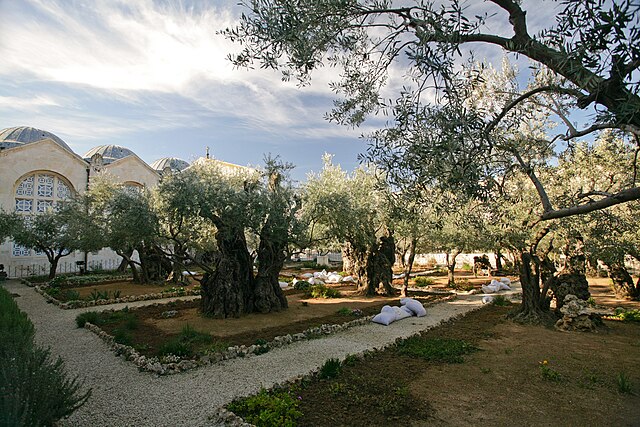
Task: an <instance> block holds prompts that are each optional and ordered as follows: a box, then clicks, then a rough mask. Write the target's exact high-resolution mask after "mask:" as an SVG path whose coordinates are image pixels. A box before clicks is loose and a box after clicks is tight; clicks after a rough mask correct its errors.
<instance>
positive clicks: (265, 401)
mask: <svg viewBox="0 0 640 427" xmlns="http://www.w3.org/2000/svg"><path fill="white" fill-rule="evenodd" d="M227 408H228V409H229V410H231V411H233V412H235V413H236V414H238V415H240V416H242V417H243V418H244V419H245V421H247V422H248V423H251V424H254V425H256V426H258V427H280V426H283V427H293V426H295V425H296V421H297V420H298V418H300V417H301V416H302V412H300V410H299V409H298V400H297V399H294V398H293V397H292V396H291V395H290V394H289V393H286V392H272V393H269V392H268V391H266V390H264V389H262V390H260V392H259V393H258V394H256V395H254V396H250V397H247V398H244V399H240V400H235V401H233V402H231V403H230V404H229V405H228V406H227Z"/></svg>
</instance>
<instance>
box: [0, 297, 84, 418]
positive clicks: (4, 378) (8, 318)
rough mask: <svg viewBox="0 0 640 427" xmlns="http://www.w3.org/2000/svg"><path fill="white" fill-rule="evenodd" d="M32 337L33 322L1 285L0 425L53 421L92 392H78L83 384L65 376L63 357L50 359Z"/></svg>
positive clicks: (46, 352)
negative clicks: (0, 391)
mask: <svg viewBox="0 0 640 427" xmlns="http://www.w3.org/2000/svg"><path fill="white" fill-rule="evenodd" d="M33 338H34V328H33V324H32V323H31V321H30V320H29V319H28V317H27V315H26V314H25V313H23V312H21V311H20V310H19V309H18V306H17V304H16V303H15V301H13V298H12V297H11V295H10V294H9V292H8V291H7V290H6V289H4V288H0V388H1V389H3V392H2V393H0V425H3V426H4V425H7V426H13V425H15V426H18V425H21V426H22V425H24V426H41V425H54V424H55V423H56V422H57V421H58V420H59V419H61V418H63V417H65V416H68V415H70V414H71V413H72V412H73V411H75V410H76V409H78V408H79V407H80V406H82V405H83V404H84V403H85V402H86V401H87V399H88V398H89V396H90V395H91V390H88V391H86V392H84V393H81V391H80V389H81V387H82V384H81V383H79V382H78V379H77V377H75V378H69V377H68V375H67V373H66V370H65V368H64V364H63V362H62V359H60V358H58V359H57V360H53V359H52V358H51V355H50V353H49V350H48V349H42V348H40V347H37V346H36V345H35V344H34V341H33ZM4 390H8V391H9V392H5V391H4Z"/></svg>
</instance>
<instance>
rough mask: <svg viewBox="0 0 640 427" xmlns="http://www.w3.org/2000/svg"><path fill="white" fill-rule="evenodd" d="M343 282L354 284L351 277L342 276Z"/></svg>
mask: <svg viewBox="0 0 640 427" xmlns="http://www.w3.org/2000/svg"><path fill="white" fill-rule="evenodd" d="M342 281H343V282H351V283H355V281H356V279H354V278H353V276H344V277H343V278H342Z"/></svg>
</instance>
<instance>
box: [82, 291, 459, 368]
mask: <svg viewBox="0 0 640 427" xmlns="http://www.w3.org/2000/svg"><path fill="white" fill-rule="evenodd" d="M456 298H457V295H451V296H448V297H445V298H442V299H439V300H437V301H432V302H430V303H427V304H426V305H425V307H429V306H432V305H434V304H439V303H441V302H445V301H451V300H454V299H456ZM155 305H164V304H155ZM138 308H141V307H131V308H129V310H135V309H138ZM373 317H374V316H365V317H361V318H359V319H355V320H351V321H349V322H346V323H342V324H339V325H329V324H324V325H320V326H318V327H315V328H309V329H306V330H304V331H303V332H300V333H297V334H287V335H281V336H277V337H275V338H274V339H273V340H272V341H270V342H268V343H266V344H261V345H257V344H254V345H250V346H245V345H239V346H232V347H229V348H227V349H226V350H225V351H223V352H218V353H213V354H205V355H201V356H199V357H198V358H197V359H195V360H194V359H182V358H181V357H180V356H175V355H168V356H164V357H162V358H158V357H146V356H143V355H141V354H140V353H138V351H137V350H136V349H134V348H133V347H131V346H128V345H124V344H118V343H117V342H115V338H114V337H113V335H110V334H108V333H106V332H105V331H103V330H102V329H101V328H100V327H99V326H96V325H94V324H92V323H89V322H87V323H85V325H84V327H85V329H88V330H90V331H91V332H93V333H94V334H96V335H98V337H99V338H100V339H102V340H103V341H104V342H105V343H106V344H107V345H108V346H109V349H110V350H111V351H113V352H114V353H115V354H116V356H124V358H125V360H129V361H131V362H133V363H134V364H135V365H136V366H137V367H138V369H139V370H140V371H146V372H153V373H156V374H158V375H171V374H177V373H180V372H184V371H187V370H190V369H194V368H197V367H199V366H206V365H212V364H215V363H219V362H222V361H223V360H229V359H235V358H237V357H248V356H253V355H260V354H263V353H265V350H267V351H268V350H271V349H274V348H278V347H283V346H286V345H289V344H291V343H294V342H297V341H304V340H310V339H315V338H319V337H321V336H324V335H331V334H334V333H336V332H340V331H344V330H346V329H349V328H352V327H354V326H360V325H366V324H368V323H370V322H371V319H373Z"/></svg>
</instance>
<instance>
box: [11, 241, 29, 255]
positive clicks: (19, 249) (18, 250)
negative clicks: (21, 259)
mask: <svg viewBox="0 0 640 427" xmlns="http://www.w3.org/2000/svg"><path fill="white" fill-rule="evenodd" d="M11 253H12V254H13V256H31V249H29V248H25V247H24V246H20V245H18V244H15V243H14V244H13V250H12V252H11Z"/></svg>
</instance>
